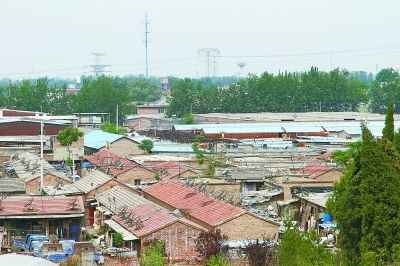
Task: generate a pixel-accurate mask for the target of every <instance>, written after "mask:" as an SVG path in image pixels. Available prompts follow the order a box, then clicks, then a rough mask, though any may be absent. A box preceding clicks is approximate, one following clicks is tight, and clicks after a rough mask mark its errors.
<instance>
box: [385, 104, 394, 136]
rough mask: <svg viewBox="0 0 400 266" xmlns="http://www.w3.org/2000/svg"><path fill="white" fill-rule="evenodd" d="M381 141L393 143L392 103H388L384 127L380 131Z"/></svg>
mask: <svg viewBox="0 0 400 266" xmlns="http://www.w3.org/2000/svg"><path fill="white" fill-rule="evenodd" d="M382 134H383V136H382V139H383V140H389V141H390V142H393V138H394V118H393V103H390V104H389V106H388V108H387V111H386V118H385V127H384V128H383V130H382Z"/></svg>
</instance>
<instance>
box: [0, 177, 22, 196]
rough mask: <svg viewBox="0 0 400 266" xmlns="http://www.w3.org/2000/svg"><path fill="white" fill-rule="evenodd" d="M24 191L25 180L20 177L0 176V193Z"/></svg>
mask: <svg viewBox="0 0 400 266" xmlns="http://www.w3.org/2000/svg"><path fill="white" fill-rule="evenodd" d="M7 192H11V193H13V192H25V180H23V179H21V178H0V193H7Z"/></svg>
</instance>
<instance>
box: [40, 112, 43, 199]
mask: <svg viewBox="0 0 400 266" xmlns="http://www.w3.org/2000/svg"><path fill="white" fill-rule="evenodd" d="M42 191H43V120H42V121H41V122H40V193H42Z"/></svg>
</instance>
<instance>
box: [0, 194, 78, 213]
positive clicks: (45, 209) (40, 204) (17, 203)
mask: <svg viewBox="0 0 400 266" xmlns="http://www.w3.org/2000/svg"><path fill="white" fill-rule="evenodd" d="M75 199H76V202H75V203H76V205H75V208H72V209H71V203H72V202H73V201H75ZM27 204H28V206H27ZM1 207H2V208H3V210H2V211H1V212H0V217H2V216H10V215H12V216H15V215H23V216H29V215H51V214H80V213H84V212H85V209H84V205H83V198H82V197H81V196H77V197H64V196H55V197H9V198H5V199H4V200H3V201H2V202H1Z"/></svg>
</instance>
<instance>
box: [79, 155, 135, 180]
mask: <svg viewBox="0 0 400 266" xmlns="http://www.w3.org/2000/svg"><path fill="white" fill-rule="evenodd" d="M85 158H86V160H88V161H89V162H91V163H92V164H93V165H94V166H96V167H97V168H98V169H100V170H101V171H103V172H105V173H107V171H108V167H110V173H109V174H110V175H113V176H114V175H119V174H122V173H124V172H126V171H128V170H130V169H132V168H134V167H136V166H138V164H136V163H134V162H132V161H129V160H127V159H124V158H122V157H119V156H118V155H115V154H113V153H111V152H108V151H106V150H101V151H99V152H96V153H94V154H92V155H90V156H87V157H85Z"/></svg>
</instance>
